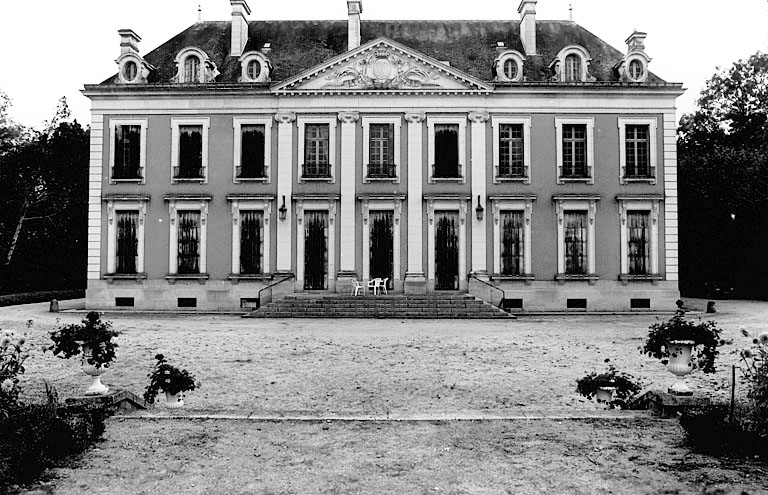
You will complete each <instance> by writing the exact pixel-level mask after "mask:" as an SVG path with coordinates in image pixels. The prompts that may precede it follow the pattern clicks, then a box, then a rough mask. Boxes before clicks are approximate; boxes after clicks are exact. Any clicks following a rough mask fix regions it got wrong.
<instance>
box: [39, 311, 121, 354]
mask: <svg viewBox="0 0 768 495" xmlns="http://www.w3.org/2000/svg"><path fill="white" fill-rule="evenodd" d="M118 335H120V332H118V331H117V330H112V322H109V321H106V322H103V321H101V317H100V315H99V313H97V312H96V311H91V312H89V313H88V314H87V315H85V318H84V319H83V321H82V322H81V323H72V324H69V325H62V326H60V327H59V328H58V329H56V330H55V331H53V332H51V340H52V341H53V345H52V346H51V348H50V349H51V351H53V355H54V356H58V355H59V354H61V356H60V357H62V358H64V359H69V358H71V357H72V356H76V355H78V354H80V353H82V354H83V356H82V361H83V364H85V363H86V362H87V363H88V364H90V365H93V366H105V367H106V366H109V363H111V362H112V361H114V360H115V350H116V349H117V343H116V342H115V341H114V338H115V337H117V336H118Z"/></svg>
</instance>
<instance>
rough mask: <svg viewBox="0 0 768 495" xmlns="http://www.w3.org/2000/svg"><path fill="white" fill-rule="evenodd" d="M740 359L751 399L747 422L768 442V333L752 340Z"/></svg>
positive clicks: (762, 333)
mask: <svg viewBox="0 0 768 495" xmlns="http://www.w3.org/2000/svg"><path fill="white" fill-rule="evenodd" d="M741 333H742V335H744V336H745V337H750V334H749V332H748V331H747V329H746V328H743V327H742V328H741ZM740 357H741V360H742V362H743V363H744V366H743V367H742V368H741V370H742V374H743V378H744V380H745V381H746V383H747V389H748V392H747V397H748V399H749V401H750V402H749V405H748V412H747V421H749V423H750V429H751V430H753V431H756V432H757V433H758V434H760V435H761V436H763V437H767V438H766V439H767V440H768V331H763V332H760V334H759V335H758V336H757V337H756V338H754V339H752V345H751V346H750V347H747V348H745V349H743V350H742V351H741V353H740Z"/></svg>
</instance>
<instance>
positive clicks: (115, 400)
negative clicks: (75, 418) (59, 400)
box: [64, 389, 147, 414]
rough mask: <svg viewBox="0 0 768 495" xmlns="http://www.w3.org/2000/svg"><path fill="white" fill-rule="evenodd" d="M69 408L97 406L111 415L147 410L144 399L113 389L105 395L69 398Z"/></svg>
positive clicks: (67, 402)
mask: <svg viewBox="0 0 768 495" xmlns="http://www.w3.org/2000/svg"><path fill="white" fill-rule="evenodd" d="M64 403H65V404H66V405H68V406H97V407H102V408H105V409H108V410H109V411H110V412H111V413H113V414H114V413H118V412H129V411H136V410H138V409H146V408H147V404H146V403H145V402H144V399H142V398H141V397H139V396H138V395H136V394H134V393H133V392H129V391H127V390H120V389H112V390H110V391H109V392H108V393H106V394H104V395H78V396H75V397H69V398H67V399H66V400H65V401H64Z"/></svg>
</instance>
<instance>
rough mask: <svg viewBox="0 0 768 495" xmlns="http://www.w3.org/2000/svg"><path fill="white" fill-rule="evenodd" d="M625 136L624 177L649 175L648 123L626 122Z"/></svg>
mask: <svg viewBox="0 0 768 495" xmlns="http://www.w3.org/2000/svg"><path fill="white" fill-rule="evenodd" d="M625 133H626V134H625V136H626V143H625V144H626V148H625V149H626V177H630V178H638V177H639V178H643V177H650V176H651V175H652V174H651V160H650V137H649V134H650V132H649V126H648V125H631V124H628V125H627V126H626V130H625Z"/></svg>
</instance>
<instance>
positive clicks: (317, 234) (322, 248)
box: [304, 211, 328, 290]
mask: <svg viewBox="0 0 768 495" xmlns="http://www.w3.org/2000/svg"><path fill="white" fill-rule="evenodd" d="M327 284H328V212H327V211H305V212H304V289H305V290H325V289H327V288H328V285H327Z"/></svg>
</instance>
